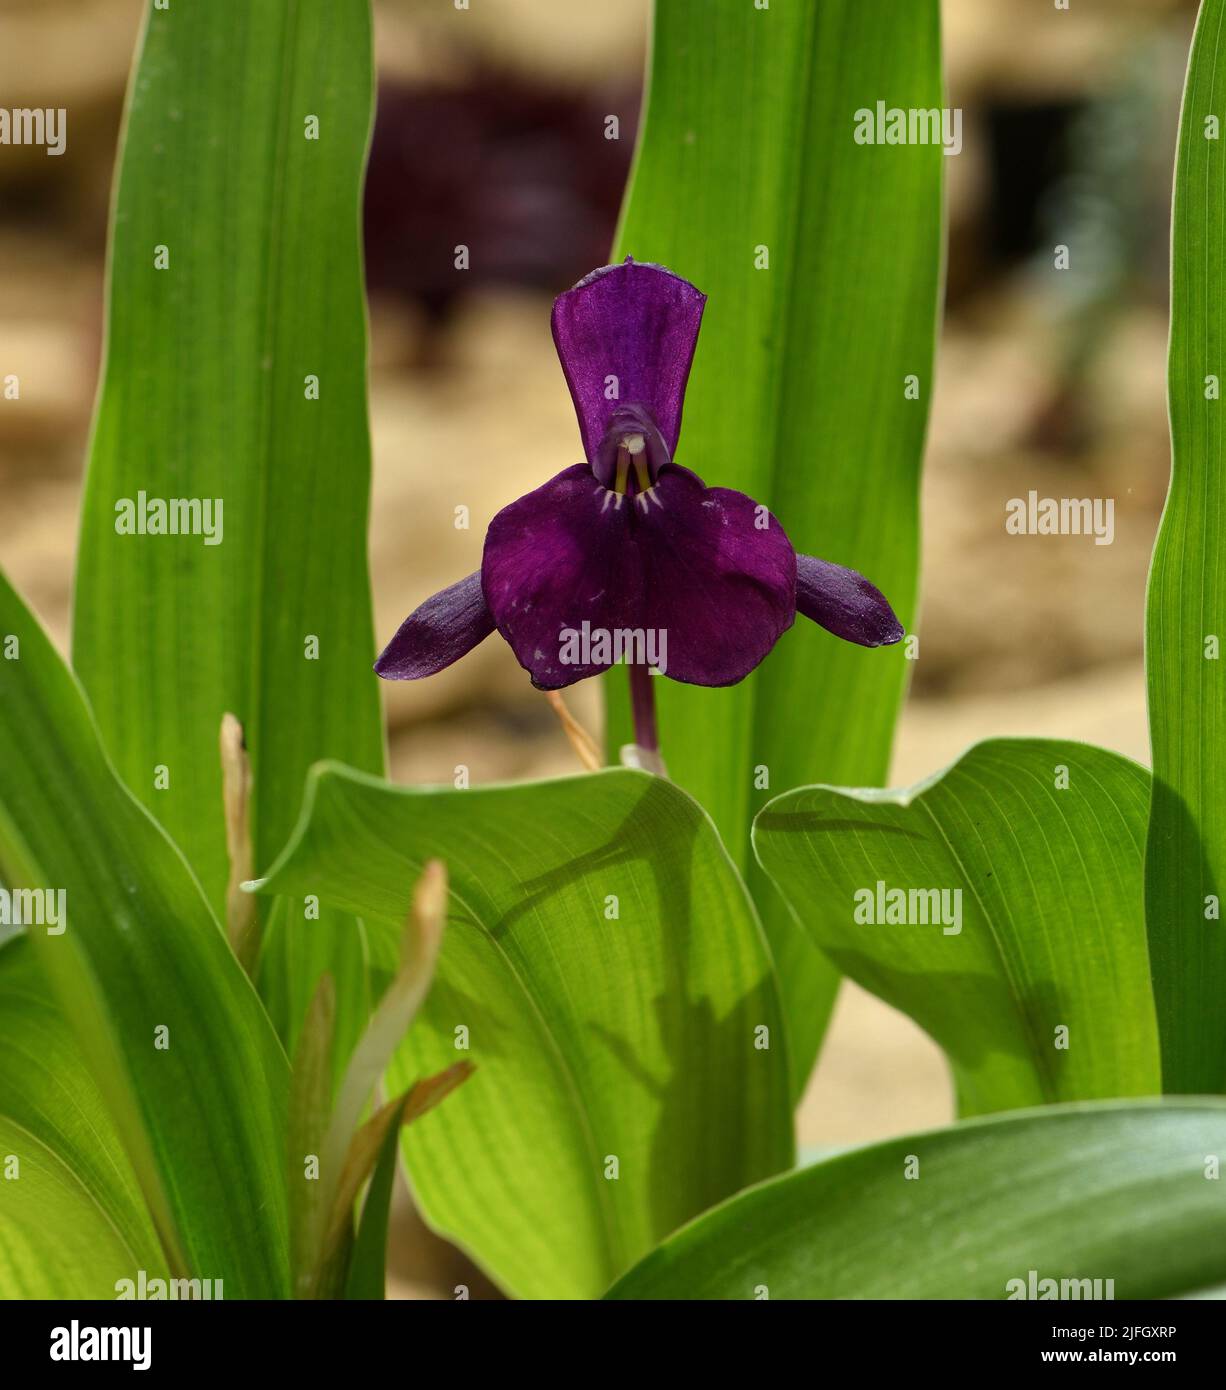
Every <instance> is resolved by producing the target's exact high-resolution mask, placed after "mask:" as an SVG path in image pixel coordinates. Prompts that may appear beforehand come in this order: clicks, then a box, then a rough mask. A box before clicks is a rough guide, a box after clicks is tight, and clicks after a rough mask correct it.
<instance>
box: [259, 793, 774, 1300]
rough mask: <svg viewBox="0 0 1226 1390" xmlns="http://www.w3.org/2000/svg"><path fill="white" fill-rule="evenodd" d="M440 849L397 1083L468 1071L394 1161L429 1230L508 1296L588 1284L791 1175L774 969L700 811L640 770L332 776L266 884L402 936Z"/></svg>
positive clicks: (579, 1293)
mask: <svg viewBox="0 0 1226 1390" xmlns="http://www.w3.org/2000/svg"><path fill="white" fill-rule="evenodd" d="M431 858H441V859H443V860H444V861H445V863H446V865H447V869H448V872H449V874H450V880H451V901H450V913H449V918H448V924H447V930H446V934H445V936H444V938H443V949H442V954H441V957H440V959H439V965H438V970H437V973H436V976H435V982H434V986H433V988H432V989H431V992H430V994H429V996H428V998H427V999H426V1001H425V1003H424V1005H423V1006H422V1009H421V1012H420V1013H419V1014H418V1016H417V1019H416V1021H415V1023H414V1024H413V1028H412V1030H411V1032H410V1033H409V1034H408V1037H407V1039H406V1040H405V1042H404V1043H403V1045H402V1046H401V1048H400V1049H399V1052H398V1054H397V1057H396V1060H395V1062H394V1063H393V1065H392V1068H391V1070H390V1073H389V1077H388V1083H387V1084H388V1087H389V1090H390V1091H391V1092H393V1093H399V1092H400V1091H403V1090H404V1089H406V1087H407V1086H408V1085H410V1084H411V1083H412V1082H413V1081H414V1080H416V1078H418V1077H420V1076H429V1075H431V1074H433V1073H435V1072H439V1071H442V1070H443V1069H444V1068H446V1067H447V1066H448V1065H449V1064H451V1063H454V1062H456V1061H457V1060H463V1059H467V1060H471V1061H473V1062H474V1063H476V1072H475V1074H474V1075H473V1076H472V1078H471V1079H470V1080H469V1081H468V1082H467V1084H466V1085H464V1086H463V1087H461V1088H460V1090H458V1091H457V1092H456V1093H455V1094H454V1095H451V1096H448V1097H447V1099H446V1101H445V1102H444V1103H443V1104H442V1105H440V1106H439V1107H438V1109H437V1110H435V1111H433V1112H432V1113H431V1114H429V1115H428V1116H426V1117H425V1118H424V1119H422V1120H420V1121H418V1122H417V1123H416V1124H414V1125H413V1126H412V1128H411V1129H409V1130H408V1131H406V1133H405V1136H404V1140H403V1148H404V1153H405V1156H406V1161H407V1166H408V1171H409V1176H410V1179H411V1181H412V1184H413V1188H414V1191H415V1193H416V1195H417V1199H418V1201H419V1203H420V1205H421V1207H422V1210H423V1211H424V1213H425V1215H426V1217H427V1219H429V1220H430V1221H431V1223H432V1224H433V1225H435V1226H436V1227H437V1228H438V1229H440V1230H441V1231H443V1232H444V1233H445V1234H447V1235H449V1236H451V1237H453V1238H454V1239H456V1240H458V1241H459V1242H460V1244H461V1245H463V1246H464V1247H465V1248H466V1249H467V1250H469V1251H471V1252H472V1253H473V1255H474V1256H475V1257H476V1258H477V1259H478V1260H479V1261H480V1262H481V1264H482V1265H483V1266H485V1267H486V1268H487V1269H488V1270H489V1271H490V1272H491V1274H492V1275H493V1276H494V1277H495V1278H496V1279H497V1280H498V1281H499V1282H500V1283H501V1284H502V1285H503V1287H504V1288H506V1289H507V1290H508V1291H509V1292H511V1293H514V1294H517V1295H520V1296H522V1297H547V1298H549V1297H552V1298H583V1297H591V1296H594V1295H597V1294H599V1293H601V1292H602V1291H603V1290H604V1289H605V1288H607V1287H608V1285H609V1283H610V1282H611V1281H612V1280H613V1279H614V1278H615V1277H616V1276H617V1275H618V1274H620V1273H621V1272H622V1271H623V1270H625V1269H627V1268H628V1267H629V1266H630V1265H631V1264H632V1263H633V1262H634V1261H635V1260H636V1259H638V1258H639V1257H640V1256H641V1255H643V1254H644V1253H645V1252H646V1251H647V1250H649V1249H650V1248H651V1247H652V1246H653V1245H654V1244H655V1243H656V1242H658V1241H659V1240H660V1239H661V1238H662V1237H663V1236H665V1235H666V1234H668V1232H670V1231H672V1230H674V1229H675V1228H676V1227H677V1226H679V1225H680V1224H681V1223H682V1222H684V1221H686V1220H688V1219H689V1218H690V1217H691V1216H693V1215H695V1214H696V1213H697V1212H699V1211H702V1210H703V1209H704V1208H706V1207H708V1206H711V1205H712V1204H713V1203H715V1202H718V1201H719V1200H721V1199H722V1198H723V1197H726V1196H728V1195H729V1194H730V1193H732V1192H735V1191H736V1190H737V1189H739V1188H741V1187H744V1186H745V1185H746V1184H747V1183H751V1182H755V1181H757V1180H759V1179H760V1178H763V1177H766V1176H768V1175H770V1174H772V1173H775V1172H778V1171H779V1170H780V1169H781V1168H784V1167H786V1166H787V1165H788V1164H789V1162H790V1161H791V1156H792V1140H791V1124H790V1118H789V1088H788V1076H787V1058H786V1055H785V1054H786V1049H785V1048H784V1046H783V1042H782V1038H781V1035H780V1031H779V1029H780V1012H779V1003H778V997H777V991H776V984H775V978H774V972H773V970H772V968H771V963H770V958H769V955H768V953H767V950H766V945H765V942H764V940H763V938H762V935H761V931H760V928H759V925H758V922H757V920H756V918H755V916H754V913H753V908H752V905H751V904H750V902H749V900H748V898H747V896H746V893H745V890H744V887H743V885H742V884H741V882H740V880H739V878H738V876H737V874H736V871H735V869H734V868H733V866H732V864H731V862H730V860H729V859H728V857H727V855H726V853H725V851H724V849H723V847H722V845H721V844H720V842H719V840H718V838H717V836H716V835H715V832H714V830H713V828H712V826H711V824H710V821H709V820H708V819H707V817H706V816H705V815H704V814H703V812H702V811H701V809H700V808H699V807H698V806H696V805H695V804H694V803H693V802H692V801H691V800H690V799H689V797H687V796H686V795H685V794H684V793H682V792H680V791H679V790H677V788H675V787H673V786H671V785H670V784H668V783H666V782H663V781H661V780H660V779H658V778H653V777H649V776H647V775H645V774H643V773H639V772H630V771H608V772H602V773H597V774H594V775H590V776H580V777H572V778H565V779H562V780H559V781H553V782H540V783H532V784H526V785H523V786H518V787H490V788H480V789H472V790H467V791H453V790H451V789H447V790H440V791H434V790H418V789H412V788H404V787H393V786H389V785H388V784H386V783H383V782H380V781H378V780H377V779H375V778H371V777H367V776H364V775H362V774H360V773H357V772H353V771H351V770H349V769H345V768H338V767H331V766H325V767H323V768H321V769H319V770H318V771H317V772H316V773H315V774H314V775H313V777H312V779H311V781H310V783H309V784H308V789H307V800H306V805H305V807H304V809H303V815H302V819H301V821H300V823H299V826H298V830H297V832H296V833H295V836H294V839H293V841H292V842H291V844H290V845H289V847H288V848H287V850H286V852H285V854H284V856H283V857H282V859H281V860H280V861H279V862H278V863H277V864H276V865H275V866H274V868H273V870H272V872H271V873H270V875H269V877H268V879H267V881H266V884H265V887H266V888H267V889H268V890H270V891H273V892H289V893H293V894H302V893H306V892H308V891H310V892H315V893H318V894H319V895H320V897H321V898H322V899H324V900H325V901H328V902H332V903H334V904H336V905H337V906H338V907H341V908H343V909H345V910H347V911H350V912H357V913H360V914H362V915H363V916H364V917H365V918H367V920H368V921H370V922H372V923H378V924H381V936H382V937H384V938H390V940H391V941H392V942H393V943H394V942H395V941H396V940H397V939H398V938H399V936H400V932H401V923H402V922H403V920H404V916H405V912H406V910H407V908H408V903H409V896H410V893H411V890H412V887H413V885H414V883H415V882H416V881H417V878H418V876H419V874H420V873H421V870H422V866H423V864H424V863H425V862H426V861H427V860H429V859H431ZM393 950H394V945H393ZM765 1044H769V1046H765Z"/></svg>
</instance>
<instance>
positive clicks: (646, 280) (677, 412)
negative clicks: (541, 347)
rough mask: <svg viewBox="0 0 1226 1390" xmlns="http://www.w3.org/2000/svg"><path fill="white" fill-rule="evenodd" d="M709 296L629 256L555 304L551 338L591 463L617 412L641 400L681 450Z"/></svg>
mask: <svg viewBox="0 0 1226 1390" xmlns="http://www.w3.org/2000/svg"><path fill="white" fill-rule="evenodd" d="M706 302H707V297H706V295H705V294H703V293H702V292H701V291H700V290H697V289H695V288H694V286H693V285H691V284H690V282H689V281H688V280H683V279H682V278H681V277H680V276H679V275H674V274H673V273H672V271H671V270H666V269H665V268H664V267H663V266H660V265H648V264H643V263H640V262H637V261H633V260H631V259H630V258H629V257H627V259H626V261H625V264H623V265H606V266H602V267H601V268H600V269H599V270H594V271H592V273H591V274H590V275H586V276H584V278H583V279H582V280H580V281H579V283H578V284H577V285H576V286H575V287H574V288H573V289H570V290H567V291H566V293H565V294H561V295H559V296H558V298H557V299H556V300H555V301H554V305H553V340H554V343H555V344H556V346H557V349H558V358H559V360H560V361H561V363H562V370H563V372H564V373H565V374H566V384H567V385H568V386H569V387H570V394H571V398H572V399H573V400H574V403H575V413H576V415H578V417H579V432H580V434H581V435H582V436H583V450H584V453H585V455H586V457H587V461H588V463H589V464H591V465H592V466H593V468H595V467H596V466H597V462H598V451H599V449H600V444H601V441H602V440H603V438H604V435H605V430H606V428H607V426H608V424H609V421H610V418H611V417H612V415H613V412H614V411H615V410H616V409H617V408H618V406H619V405H621V406H629V405H643V406H646V407H647V409H648V410H649V411H650V412H651V415H652V416H653V417H654V419H655V422H656V424H657V425H658V426H659V429H660V434H661V435H662V437H663V439H664V443H665V445H666V447H667V449H668V453H669V456H670V457H671V456H672V454H673V453H674V452H675V450H676V447H677V436H678V435H679V434H680V433H681V409H682V406H683V405H684V403H685V386H686V382H687V380H688V379H689V375H690V363H691V362H692V361H693V358H694V346H695V344H696V343H697V341H698V328H699V325H700V323H701V322H702V310H703V306H704V305H705V304H706Z"/></svg>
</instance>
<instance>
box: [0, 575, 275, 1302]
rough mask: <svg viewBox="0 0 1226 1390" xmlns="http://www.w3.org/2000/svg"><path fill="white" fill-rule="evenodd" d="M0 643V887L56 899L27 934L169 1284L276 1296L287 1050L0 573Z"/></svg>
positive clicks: (195, 887) (187, 875) (66, 674)
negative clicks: (49, 914)
mask: <svg viewBox="0 0 1226 1390" xmlns="http://www.w3.org/2000/svg"><path fill="white" fill-rule="evenodd" d="M0 634H3V641H4V645H5V649H6V654H7V653H8V652H9V651H16V652H17V654H18V655H17V656H16V658H15V659H10V660H6V661H0V882H3V883H5V884H7V885H10V886H11V887H14V888H24V889H30V890H38V889H41V890H43V892H44V893H45V892H48V891H52V892H57V891H61V890H62V891H63V893H64V894H65V907H66V915H65V922H66V929H65V930H64V931H63V933H62V934H58V935H55V934H51V933H49V932H48V930H47V929H46V927H38V926H35V927H33V928H31V929H30V940H31V942H32V944H33V946H34V948H35V950H36V951H37V953H38V960H39V964H40V966H41V968H42V970H43V972H44V973H45V975H46V977H47V979H48V981H49V983H50V984H51V986H52V988H53V990H54V992H55V995H56V997H57V999H58V1001H59V1004H60V1007H61V1009H62V1010H63V1012H64V1014H65V1016H66V1017H67V1018H68V1019H69V1020H70V1022H71V1023H72V1025H73V1026H74V1028H75V1029H76V1032H77V1039H78V1042H79V1045H80V1048H81V1052H82V1055H83V1056H84V1057H85V1059H86V1061H87V1063H88V1065H89V1067H90V1069H91V1071H92V1072H93V1075H94V1078H95V1080H96V1081H97V1083H98V1086H99V1089H100V1090H101V1092H102V1094H103V1096H104V1097H105V1099H106V1104H107V1109H108V1111H109V1112H110V1114H111V1116H112V1117H113V1119H114V1121H115V1125H116V1128H117V1129H118V1131H119V1134H120V1136H121V1138H122V1139H123V1142H124V1145H125V1148H126V1149H127V1152H128V1157H129V1159H130V1160H131V1163H132V1167H133V1169H134V1170H135V1172H136V1175H137V1178H138V1180H139V1182H140V1185H141V1190H142V1192H143V1194H144V1197H145V1201H146V1203H147V1204H148V1206H149V1209H150V1211H151V1213H152V1215H153V1219H154V1223H155V1225H156V1227H157V1229H158V1233H159V1236H160V1237H161V1240H162V1244H163V1247H164V1248H165V1249H166V1250H167V1254H168V1259H169V1263H170V1266H171V1271H172V1273H174V1274H176V1275H179V1274H183V1273H191V1274H194V1275H196V1276H197V1277H200V1278H213V1279H223V1280H224V1281H225V1288H226V1292H227V1294H228V1295H229V1296H232V1297H253V1296H263V1297H276V1296H280V1295H283V1294H284V1293H285V1292H287V1289H288V1282H289V1278H288V1249H287V1245H288V1235H287V1226H286V1203H285V1182H284V1176H283V1171H282V1160H281V1153H282V1144H283V1141H284V1133H285V1105H286V1092H287V1083H288V1071H289V1068H288V1066H287V1064H286V1060H285V1054H284V1053H283V1052H282V1050H281V1046H280V1044H279V1043H278V1041H277V1038H276V1035H275V1034H274V1033H273V1030H272V1028H271V1026H270V1024H269V1022H268V1017H267V1015H266V1014H265V1012H264V1010H263V1008H262V1007H261V1005H260V1002H259V1000H258V998H257V997H256V994H255V991H254V990H253V989H252V987H251V984H250V982H249V981H248V979H247V977H246V975H244V974H243V971H242V969H241V967H240V966H239V964H238V962H237V960H236V959H235V957H234V955H233V953H232V952H231V951H230V948H229V946H228V945H227V944H226V941H225V938H224V937H223V935H222V933H221V929H220V927H219V925H218V923H217V921H216V919H215V918H214V917H213V916H212V914H211V913H210V911H209V907H208V904H207V903H206V902H205V899H204V896H203V894H202V893H201V891H200V886H199V884H198V882H197V881H196V880H195V878H194V877H193V876H192V874H191V872H190V870H189V869H188V867H187V865H186V864H185V863H184V861H183V858H182V856H181V855H180V854H179V852H178V850H177V849H176V848H175V846H174V845H173V844H172V843H171V842H170V841H169V840H168V839H167V837H166V834H165V832H164V831H162V830H161V828H160V827H159V826H158V825H157V824H156V823H155V822H154V821H153V819H152V818H151V817H150V816H149V815H148V814H147V812H146V811H145V810H144V809H143V808H142V807H141V806H139V805H138V803H137V802H136V801H135V800H134V799H133V797H132V796H131V795H130V793H129V792H128V791H127V790H126V789H125V788H124V786H123V785H122V783H121V782H120V781H119V780H118V778H117V777H116V775H115V773H114V770H113V769H112V767H111V765H110V764H109V763H108V761H107V759H106V755H105V754H104V752H103V749H102V745H101V743H100V742H99V739H98V732H97V729H96V728H95V726H94V723H93V721H92V719H91V717H90V713H89V709H88V706H87V705H86V703H85V700H84V698H83V696H82V693H81V690H80V687H79V686H78V685H77V684H76V682H75V680H74V679H73V677H72V674H71V672H70V671H69V670H68V668H67V667H66V666H65V665H64V664H63V662H62V661H61V660H60V658H59V657H58V656H57V655H56V653H55V652H54V650H53V649H52V647H51V643H50V641H49V640H48V638H47V636H46V634H45V633H44V632H43V631H42V629H41V628H40V627H39V626H38V624H37V623H36V622H35V620H34V619H33V617H32V616H31V615H30V613H29V611H28V610H27V609H26V608H25V607H24V606H23V605H22V603H21V602H20V600H19V599H18V598H17V596H16V594H15V593H14V592H13V590H12V588H11V587H10V586H9V584H8V582H7V581H6V580H4V579H3V577H0Z"/></svg>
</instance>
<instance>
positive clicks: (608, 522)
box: [481, 463, 643, 690]
mask: <svg viewBox="0 0 1226 1390" xmlns="http://www.w3.org/2000/svg"><path fill="white" fill-rule="evenodd" d="M620 502H621V505H620V506H618V499H617V497H616V496H615V495H614V494H613V493H611V492H609V491H607V490H606V489H605V488H603V487H602V486H601V485H600V484H599V483H598V482H597V481H596V479H595V478H594V477H593V476H592V470H591V469H590V468H589V467H588V466H587V464H585V463H577V464H575V465H574V466H573V467H571V468H567V469H566V470H564V471H563V472H561V473H559V474H558V475H557V476H556V477H554V478H551V479H550V480H549V482H547V483H545V484H543V485H542V486H541V487H538V488H536V489H535V491H533V492H529V493H527V494H526V495H525V496H523V497H521V498H519V500H518V501H516V502H512V503H511V505H510V506H509V507H504V508H503V509H502V511H500V512H499V513H498V515H497V516H496V517H495V518H494V519H493V521H492V522H490V527H489V530H488V531H487V532H486V534H485V554H484V557H483V559H482V562H481V583H482V587H483V588H484V590H485V601H486V603H487V604H488V605H489V610H490V612H491V613H492V614H493V618H494V622H495V623H496V624H497V625H498V631H499V632H500V633H502V635H503V637H505V638H506V640H507V642H508V643H510V646H511V649H512V651H514V653H515V656H516V658H517V659H518V661H519V664H520V665H521V666H522V667H523V668H524V669H525V670H526V671H527V672H528V673H529V675H531V677H532V683H533V684H534V685H536V686H539V687H540V688H541V689H542V690H560V689H562V687H564V686H567V685H573V684H574V683H575V681H579V680H583V679H584V677H586V676H594V675H596V674H598V673H599V672H600V671H603V670H605V669H607V667H608V666H609V665H610V664H612V663H611V661H604V662H601V661H599V660H593V659H592V657H593V652H592V650H591V646H590V644H589V646H588V647H587V648H586V649H583V648H582V645H581V649H580V651H579V652H578V653H577V656H578V658H579V659H577V660H571V659H570V658H571V657H572V656H575V655H576V653H575V652H574V651H573V650H571V649H569V648H568V643H569V642H570V639H569V638H568V637H567V635H566V634H568V633H571V632H574V633H579V632H581V630H582V626H583V623H584V622H587V623H588V624H589V627H590V628H595V629H597V630H599V631H607V632H614V631H616V630H618V629H619V628H627V627H634V626H636V625H637V623H638V619H639V613H640V610H641V596H642V583H643V573H642V565H641V562H640V560H639V555H638V549H637V547H636V546H635V545H634V543H633V539H632V538H631V535H630V530H629V527H628V525H627V522H628V520H629V516H630V512H631V510H633V508H632V504H631V501H630V499H629V498H628V497H622V498H621V499H620ZM572 645H573V644H572ZM599 654H600V653H599V651H598V650H597V651H596V652H595V654H594V655H595V656H597V657H598V656H599ZM564 655H565V656H566V657H567V658H568V659H567V660H565V661H564V660H563V659H562V658H563V656H564ZM584 658H586V659H584Z"/></svg>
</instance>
